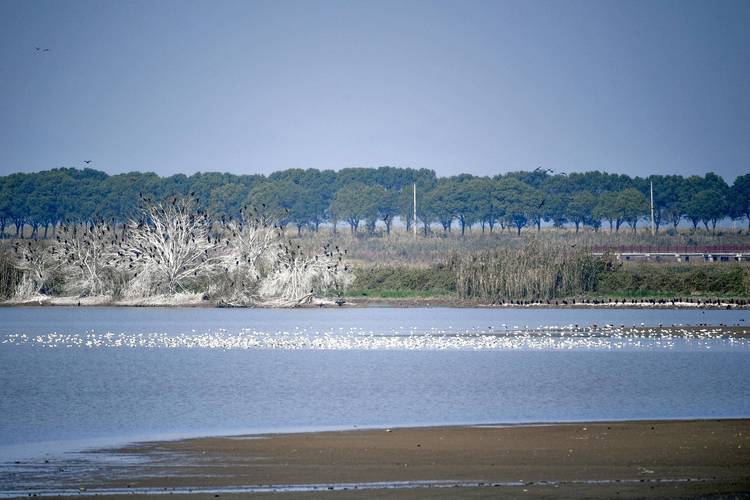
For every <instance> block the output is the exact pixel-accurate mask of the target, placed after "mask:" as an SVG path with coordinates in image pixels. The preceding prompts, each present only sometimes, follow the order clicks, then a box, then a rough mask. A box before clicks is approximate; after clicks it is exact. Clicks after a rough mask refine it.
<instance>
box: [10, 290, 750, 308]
mask: <svg viewBox="0 0 750 500" xmlns="http://www.w3.org/2000/svg"><path fill="white" fill-rule="evenodd" d="M13 306H81V307H92V306H94V307H95V306H104V307H227V306H225V305H221V304H217V303H216V302H213V301H211V300H205V299H204V298H203V296H202V295H201V294H197V293H196V294H193V293H184V294H178V295H159V296H153V297H143V298H138V299H135V298H131V299H114V298H112V297H110V296H97V297H58V296H49V295H36V296H33V297H24V298H14V299H8V300H5V301H2V302H0V307H13ZM244 307H253V308H274V309H276V308H284V307H302V308H323V307H327V308H331V307H332V308H336V307H399V308H401V307H456V308H523V309H531V308H539V309H559V308H578V309H592V308H593V309H750V300H748V299H746V298H741V297H721V298H714V297H695V298H684V297H680V298H669V299H667V298H664V297H656V298H655V297H651V298H603V297H596V298H580V297H579V298H566V299H554V300H544V301H532V300H502V301H499V302H494V303H493V302H486V301H481V300H465V299H460V298H458V297H455V296H405V297H393V296H389V295H388V294H386V295H385V296H379V295H372V296H361V295H359V296H349V295H345V296H344V297H343V302H341V304H340V305H339V304H338V303H337V301H336V300H335V299H334V298H329V297H323V298H318V297H315V298H313V299H312V300H311V301H310V302H308V303H305V304H300V305H295V306H289V305H280V304H278V303H276V304H273V303H268V304H255V305H253V306H244Z"/></svg>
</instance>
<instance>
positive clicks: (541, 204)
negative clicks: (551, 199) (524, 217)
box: [536, 198, 547, 208]
mask: <svg viewBox="0 0 750 500" xmlns="http://www.w3.org/2000/svg"><path fill="white" fill-rule="evenodd" d="M545 201H547V199H546V198H545V199H543V200H542V202H541V203H540V204H539V206H538V207H536V208H542V207H543V206H544V202H545Z"/></svg>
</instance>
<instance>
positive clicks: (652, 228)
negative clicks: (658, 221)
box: [651, 181, 656, 235]
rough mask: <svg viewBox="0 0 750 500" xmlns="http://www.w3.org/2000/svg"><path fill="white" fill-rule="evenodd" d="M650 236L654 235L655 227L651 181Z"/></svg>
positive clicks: (652, 185)
mask: <svg viewBox="0 0 750 500" xmlns="http://www.w3.org/2000/svg"><path fill="white" fill-rule="evenodd" d="M651 234H653V235H655V234H656V225H655V224H654V181H651Z"/></svg>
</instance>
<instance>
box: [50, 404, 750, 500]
mask: <svg viewBox="0 0 750 500" xmlns="http://www.w3.org/2000/svg"><path fill="white" fill-rule="evenodd" d="M100 453H102V454H104V455H106V454H109V453H114V454H115V455H117V456H119V457H124V458H126V459H127V458H132V459H135V460H134V461H132V464H135V465H130V466H128V467H129V468H128V473H127V475H126V476H120V479H113V478H116V477H117V475H115V474H93V475H92V476H90V477H88V478H85V477H81V478H78V479H77V480H76V481H75V483H74V484H70V485H67V487H68V488H70V489H69V490H64V491H63V490H61V491H60V493H63V492H68V493H73V494H77V493H80V494H86V495H95V494H98V492H106V493H107V496H108V497H109V498H126V497H127V498H139V497H140V498H148V497H150V496H151V494H157V493H159V494H164V493H165V492H168V493H169V494H170V497H177V498H189V499H198V498H213V497H215V496H216V495H218V494H221V496H225V495H231V494H235V495H243V494H244V495H247V494H251V493H252V494H254V495H258V496H259V497H260V498H263V497H264V496H263V494H268V495H273V497H272V498H306V497H308V496H309V497H316V496H317V495H320V494H321V493H323V492H324V493H325V494H326V497H328V496H331V497H335V498H341V497H346V498H440V497H445V495H446V493H447V492H450V496H451V497H452V498H457V497H460V498H479V497H482V498H484V497H486V496H487V495H491V496H494V495H510V496H521V495H522V496H523V497H531V498H548V497H549V496H554V497H557V498H573V497H575V498H595V497H599V498H601V497H610V498H612V497H618V498H632V497H637V498H656V497H675V496H677V497H682V496H696V495H727V494H734V493H746V492H747V491H750V475H748V471H747V464H748V463H749V462H750V419H710V420H709V419H704V420H702V419H698V420H642V421H597V422H574V423H558V424H511V425H489V424H483V425H460V426H436V427H404V428H399V427H394V428H367V429H352V430H344V431H321V432H303V433H293V434H287V433H281V434H262V435H248V436H222V437H203V438H192V439H182V440H177V441H155V442H144V443H134V444H130V445H126V446H124V447H121V448H118V449H109V450H99V451H98V452H97V455H98V454H100ZM153 460H158V464H159V466H160V467H161V470H164V471H168V472H167V473H162V474H158V475H154V474H153V471H151V470H150V464H151V463H152V461H153ZM139 464H142V465H139ZM55 466H57V465H55ZM101 467H102V468H106V467H110V468H116V467H117V465H113V462H111V461H110V462H109V465H107V464H106V463H105V462H102V465H101ZM93 470H96V469H93ZM99 472H101V471H99ZM107 478H109V479H107ZM53 494H54V492H53ZM254 498H255V496H254Z"/></svg>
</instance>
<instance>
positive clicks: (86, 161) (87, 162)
mask: <svg viewBox="0 0 750 500" xmlns="http://www.w3.org/2000/svg"><path fill="white" fill-rule="evenodd" d="M91 161H92V160H83V163H85V164H86V165H88V164H89V163H91Z"/></svg>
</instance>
